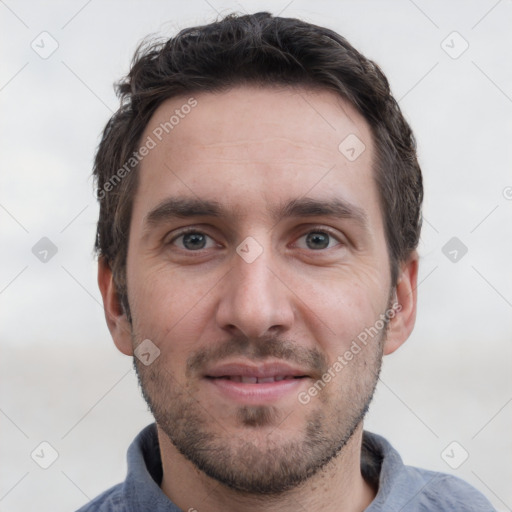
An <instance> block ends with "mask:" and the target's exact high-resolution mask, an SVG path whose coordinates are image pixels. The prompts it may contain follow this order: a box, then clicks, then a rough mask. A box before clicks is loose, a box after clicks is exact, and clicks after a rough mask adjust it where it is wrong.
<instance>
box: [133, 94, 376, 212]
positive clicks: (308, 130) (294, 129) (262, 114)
mask: <svg viewBox="0 0 512 512" xmlns="http://www.w3.org/2000/svg"><path fill="white" fill-rule="evenodd" d="M149 139H151V140H152V141H153V142H154V147H153V148H152V149H151V150H150V151H149V153H148V154H147V156H145V158H144V159H143V161H142V162H141V164H140V168H139V172H140V179H139V187H138V190H137V193H136V197H135V203H134V214H135V211H137V212H138V213H139V215H141V216H142V217H143V216H144V215H145V214H146V213H147V212H148V211H149V210H150V209H151V208H154V206H155V205H157V204H159V203H161V202H162V201H165V200H166V198H167V197H171V196H187V197H191V198H192V197H195V198H198V197H199V198H203V199H207V200H214V201H216V202H222V203H225V204H229V205H230V206H231V207H232V208H233V211H236V213H237V215H238V216H244V215H248V214H249V213H250V214H251V215H255V214H258V213H263V212H262V211H261V210H262V209H261V208H260V209H259V210H256V211H255V208H256V207H257V205H258V204H260V203H257V202H256V201H257V200H258V199H259V200H261V205H266V206H267V207H268V212H272V211H275V209H276V208H278V207H279V206H282V205H283V204H284V203H285V202H287V201H291V200H296V199H298V198H300V197H303V196H306V195H307V196H308V197H315V198H317V199H322V198H325V199H327V198H332V197H333V196H340V198H342V199H344V200H346V201H349V202H351V203H353V204H356V205H358V203H359V205H360V206H361V207H362V208H364V209H365V210H370V211H368V213H369V216H370V217H371V216H372V211H371V210H372V209H373V210H375V211H374V212H373V214H377V215H378V206H377V203H378V200H377V193H376V189H375V184H374V182H373V173H372V167H373V165H372V164H373V154H374V149H373V140H372V136H371V132H370V128H369V126H368V124H367V122H366V121H365V120H364V118H363V117H362V116H361V115H360V114H359V113H358V112H357V111H356V110H355V109H354V108H353V107H352V106H351V105H350V104H349V103H347V102H346V101H344V100H343V99H341V98H340V97H339V96H338V95H336V94H335V93H333V92H329V91H325V90H321V91H313V90H308V89H301V88H293V89H292V88H284V87H283V88H277V87H271V88H270V87H265V88H261V87H260V88H258V87H247V86H243V87H237V88H234V89H231V90H229V91H226V92H222V93H200V94H194V95H191V96H181V97H177V98H172V99H170V100H167V101H166V102H164V103H163V104H162V105H160V107H159V108H158V109H157V110H156V112H155V114H154V115H153V117H152V118H151V120H150V122H149V123H148V126H147V127H146V129H145V131H144V134H143V136H142V139H141V140H142V141H143V142H144V141H147V140H149ZM263 209H265V208H263ZM134 217H135V215H134ZM140 220H141V221H142V218H141V219H140Z"/></svg>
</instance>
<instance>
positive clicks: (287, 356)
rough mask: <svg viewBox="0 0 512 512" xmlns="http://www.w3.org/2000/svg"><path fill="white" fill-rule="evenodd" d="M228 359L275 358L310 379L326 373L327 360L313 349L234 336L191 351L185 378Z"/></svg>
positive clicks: (278, 340) (267, 338)
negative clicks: (298, 368)
mask: <svg viewBox="0 0 512 512" xmlns="http://www.w3.org/2000/svg"><path fill="white" fill-rule="evenodd" d="M230 356H243V357H245V358H247V359H249V360H252V361H264V360H265V359H270V358H275V359H280V360H283V361H288V362H291V363H295V364H296V365H298V366H300V367H301V368H303V369H304V370H305V371H307V373H308V375H311V376H318V377H320V376H322V375H323V374H324V373H325V372H326V371H327V370H328V361H327V358H326V357H325V355H324V354H322V353H321V352H320V351H319V350H318V349H316V348H306V347H301V346H299V345H297V343H295V342H293V341H290V340H286V339H280V338H276V337H264V338H257V339H255V338H248V337H246V336H242V335H241V336H236V337H232V338H230V339H229V340H226V341H223V342H219V343H216V344H215V345H213V346H208V347H205V348H202V349H199V350H197V351H195V352H194V353H193V354H191V355H190V356H189V357H188V359H187V364H186V373H187V376H190V375H193V374H194V373H201V372H202V371H203V370H204V368H205V366H206V365H207V364H211V363H215V362H217V361H223V360H224V359H226V358H228V357H230Z"/></svg>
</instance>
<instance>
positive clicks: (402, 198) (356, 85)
mask: <svg viewBox="0 0 512 512" xmlns="http://www.w3.org/2000/svg"><path fill="white" fill-rule="evenodd" d="M243 84H255V85H261V86H265V85H267V86H268V85H285V86H287V85H288V86H292V87H297V86H306V87H314V88H322V89H326V90H331V91H334V92H335V93H337V94H339V95H340V96H341V97H342V98H344V99H345V100H346V101H348V102H349V103H351V104H352V105H353V106H354V107H355V108H356V109H357V110H358V111H359V112H360V113H361V114H362V115H363V116H364V118H365V119H366V121H367V122H368V124H369V126H370V128H371V130H372V134H373V136H374V139H375V147H376V161H375V169H374V178H375V181H376V184H377V188H378V192H379V198H380V208H381V211H382V215H383V217H384V225H385V234H386V241H387V247H388V252H389V257H390V261H391V269H390V271H391V280H392V283H393V285H394V284H395V283H396V279H397V277H398V268H399V263H401V262H403V261H406V260H407V258H408V257H409V256H410V254H411V252H412V251H413V250H414V249H416V247H417V245H418V241H419V236H420V229H421V203H422V200H423V185H422V176H421V170H420V167H419V164H418V160H417V156H416V143H415V139H414V136H413V133H412V131H411V129H410V127H409V125H408V123H407V121H406V120H405V119H404V117H403V115H402V113H401V111H400V107H399V106H398V103H397V102H396V100H395V99H394V98H393V96H392V95H391V92H390V88H389V83H388V81H387V79H386V77H385V76H384V74H383V73H382V71H381V70H380V68H379V67H378V66H377V65H376V64H375V63H374V62H372V61H371V60H369V59H367V58H366V57H364V56H363V55H361V54H360V53H359V52H358V51H357V50H356V49H354V48H353V47H352V46H351V45H350V44H349V43H348V42H347V41H346V39H345V38H343V37H342V36H340V35H339V34H337V33H336V32H333V31H332V30H329V29H327V28H324V27H319V26H316V25H312V24H310V23H306V22H304V21H301V20H297V19H292V18H280V17H274V16H272V15H271V14H270V13H267V12H260V13H256V14H250V15H243V16H238V15H235V14H230V15H228V16H226V17H225V18H223V19H221V20H220V21H216V22H214V23H211V24H208V25H204V26H199V27H192V28H187V29H185V30H182V31H181V32H179V34H178V35H176V36H175V37H172V38H170V39H169V40H166V41H157V42H146V43H143V44H142V45H141V46H139V48H138V50H137V52H136V54H135V56H134V59H133V62H132V67H131V70H130V72H129V74H128V75H127V76H126V77H125V78H124V79H123V80H121V81H120V82H119V83H117V84H116V92H117V94H118V96H119V97H120V99H121V106H120V108H119V110H118V111H117V112H116V113H115V114H114V115H113V116H112V118H111V119H110V121H109V122H108V123H107V126H106V128H105V130H104V132H103V137H102V140H101V142H100V144H99V147H98V151H97V154H96V159H95V163H94V177H95V180H96V187H97V195H98V198H99V199H100V214H99V220H98V227H97V236H96V245H95V248H96V251H97V252H98V254H99V256H100V257H102V258H105V260H106V262H107V263H108V264H109V266H110V268H111V269H112V272H113V276H114V281H115V283H116V287H117V291H118V294H119V297H120V299H121V302H122V304H123V306H124V308H125V311H126V312H127V313H128V314H129V308H128V301H127V296H126V258H127V249H128V235H129V228H130V220H131V211H132V204H133V198H134V195H135V192H136V190H137V182H138V173H137V167H138V166H137V165H134V166H133V171H131V168H129V167H126V162H128V161H130V158H133V155H134V154H135V153H136V152H137V149H138V146H139V144H140V139H141V136H142V133H143V131H144V129H145V128H146V126H147V124H148V122H149V120H150V118H151V116H152V115H153V114H154V112H155V110H156V109H157V108H158V107H159V106H160V105H161V104H162V102H163V101H165V100H167V99H169V98H172V97H175V96H178V95H187V94H188V95H190V94H193V93H195V92H216V91H225V90H229V89H230V88H232V87H235V86H237V85H243ZM340 142H341V141H340ZM133 163H134V164H136V162H133ZM123 168H124V169H125V172H121V170H122V169H123ZM130 171H131V172H130Z"/></svg>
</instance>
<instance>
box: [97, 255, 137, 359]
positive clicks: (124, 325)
mask: <svg viewBox="0 0 512 512" xmlns="http://www.w3.org/2000/svg"><path fill="white" fill-rule="evenodd" d="M98 286H99V287H100V291H101V296H102V298H103V308H104V310H105V319H106V320H107V325H108V329H109V331H110V334H111V336H112V338H113V340H114V343H115V345H116V347H117V348H118V349H119V350H120V351H121V352H122V353H123V354H126V355H127V356H131V355H133V347H132V337H131V326H130V322H129V321H128V318H126V314H125V313H124V311H123V307H122V306H121V303H120V301H119V297H118V295H117V290H116V285H115V283H114V277H113V275H112V270H111V269H110V266H109V264H108V263H107V261H106V259H105V258H103V257H100V258H99V261H98Z"/></svg>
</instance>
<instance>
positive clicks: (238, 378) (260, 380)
mask: <svg viewBox="0 0 512 512" xmlns="http://www.w3.org/2000/svg"><path fill="white" fill-rule="evenodd" d="M206 378H207V379H225V380H230V381H232V382H241V383H243V384H266V383H268V382H280V381H282V380H291V379H304V378H306V376H305V375H300V376H293V375H274V376H272V377H250V376H246V375H222V376H220V377H211V376H209V375H207V376H206Z"/></svg>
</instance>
